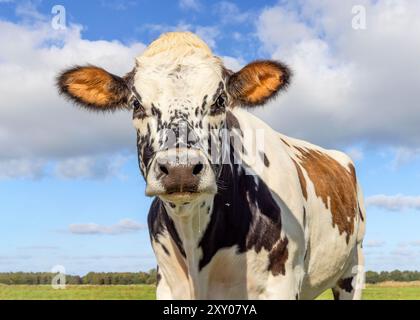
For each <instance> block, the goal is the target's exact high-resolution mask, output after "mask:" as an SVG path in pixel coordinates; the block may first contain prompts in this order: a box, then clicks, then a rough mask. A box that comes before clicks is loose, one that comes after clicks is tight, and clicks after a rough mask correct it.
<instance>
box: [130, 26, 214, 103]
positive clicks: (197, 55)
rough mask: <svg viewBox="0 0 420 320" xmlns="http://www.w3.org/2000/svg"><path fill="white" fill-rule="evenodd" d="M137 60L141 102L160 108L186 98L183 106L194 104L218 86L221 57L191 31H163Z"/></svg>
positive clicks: (138, 88) (137, 82) (137, 84)
mask: <svg viewBox="0 0 420 320" xmlns="http://www.w3.org/2000/svg"><path fill="white" fill-rule="evenodd" d="M136 62H137V63H136V65H137V68H136V75H135V82H134V85H135V87H136V89H137V91H138V92H139V93H140V95H141V96H142V99H143V103H154V104H159V105H160V107H161V108H162V107H165V106H166V105H168V104H172V103H173V102H174V100H175V99H181V100H183V101H184V102H187V105H185V107H188V106H191V105H193V106H194V107H196V106H197V104H201V102H202V99H203V97H204V96H205V95H209V96H210V95H212V94H213V93H214V92H215V91H216V90H217V87H218V84H219V82H220V81H221V80H222V63H221V60H220V59H219V58H217V57H215V56H213V54H212V52H211V50H210V48H209V47H208V46H207V45H206V44H205V43H204V42H203V41H202V40H201V39H200V38H199V37H198V36H196V35H194V34H192V33H190V32H171V33H166V34H163V35H162V36H161V37H159V38H158V39H157V40H155V41H154V42H152V43H151V44H150V45H149V46H148V48H147V49H146V50H145V51H144V52H143V54H142V55H141V56H139V57H137V59H136ZM210 98H211V96H210ZM188 102H190V103H188Z"/></svg>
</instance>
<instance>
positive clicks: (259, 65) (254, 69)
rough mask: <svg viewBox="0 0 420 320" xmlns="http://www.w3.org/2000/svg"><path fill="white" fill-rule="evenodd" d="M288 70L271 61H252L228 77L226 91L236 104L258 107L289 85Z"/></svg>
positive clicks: (281, 64) (289, 75)
mask: <svg viewBox="0 0 420 320" xmlns="http://www.w3.org/2000/svg"><path fill="white" fill-rule="evenodd" d="M290 77H291V71H290V69H289V68H288V67H287V66H286V65H284V64H283V63H281V62H277V61H272V60H262V61H254V62H251V63H249V64H248V65H246V66H245V67H243V68H242V69H241V70H239V71H238V72H236V73H234V74H232V75H231V76H230V77H229V80H228V83H227V90H228V92H229V94H230V95H231V96H232V97H233V99H234V100H236V102H237V103H239V104H242V105H245V106H250V107H252V106H258V105H263V104H264V103H266V102H267V101H268V100H269V99H270V98H273V97H275V96H276V94H277V93H278V92H279V91H280V90H281V89H285V88H286V87H287V85H288V84H289V81H290Z"/></svg>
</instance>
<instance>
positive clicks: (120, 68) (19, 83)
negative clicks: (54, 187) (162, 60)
mask: <svg viewBox="0 0 420 320" xmlns="http://www.w3.org/2000/svg"><path fill="white" fill-rule="evenodd" d="M0 42H1V43H9V44H13V45H8V46H3V47H2V50H1V52H0V73H1V75H2V81H0V96H1V97H2V98H1V100H0V179H1V178H16V177H23V178H37V177H40V176H42V175H43V174H44V171H45V170H44V169H45V168H44V167H45V165H46V164H48V163H51V162H53V163H54V164H57V163H59V166H58V167H57V169H56V170H55V172H57V173H60V174H61V175H62V176H68V177H70V176H72V175H73V176H80V175H85V176H89V175H92V174H93V175H95V172H93V173H89V172H87V170H85V171H84V172H82V171H83V168H82V166H83V160H81V159H83V157H85V159H86V157H88V158H89V159H94V158H95V157H99V158H98V159H95V160H89V161H92V162H95V163H96V164H97V165H100V163H101V161H102V160H101V158H102V157H104V156H106V155H109V154H118V153H127V150H129V151H130V152H131V153H135V152H136V151H135V148H136V147H135V130H134V129H133V128H132V125H131V114H130V113H129V112H118V113H115V114H106V115H105V114H95V113H92V112H86V111H84V110H80V109H79V110H78V108H75V107H74V106H72V105H71V104H70V103H69V102H66V101H65V100H64V99H63V98H61V97H59V96H58V93H57V89H56V87H55V77H56V76H57V74H58V72H60V71H61V70H63V69H65V68H67V67H69V66H73V65H75V64H87V63H90V64H97V65H99V66H102V67H104V68H106V69H108V70H109V71H110V72H113V73H115V74H118V75H123V74H125V73H126V72H128V71H130V70H131V68H132V67H133V66H134V58H135V57H136V56H137V55H138V54H139V53H141V52H142V50H144V48H145V46H144V45H143V44H141V43H133V44H130V45H124V44H122V43H120V42H118V41H103V40H101V41H89V40H85V39H82V37H81V28H80V27H79V26H74V25H72V26H68V28H67V30H66V31H56V30H53V29H52V28H51V26H50V25H49V23H46V22H45V23H44V22H42V21H38V22H37V23H35V24H26V23H25V24H23V25H19V24H15V23H11V22H6V21H1V20H0ZM74 159H78V160H77V161H76V160H74ZM75 161H76V162H78V167H77V168H78V169H79V173H77V172H76V169H77V168H76V169H74V170H73V172H70V171H69V170H70V169H69V166H68V164H69V163H75ZM89 161H85V162H84V164H85V167H86V166H89V164H88V162H89ZM92 162H91V163H92ZM66 168H67V169H66ZM90 168H96V169H97V168H98V167H97V166H96V167H95V166H94V165H90ZM103 172H107V171H106V170H103ZM108 172H109V171H108ZM96 173H98V171H96Z"/></svg>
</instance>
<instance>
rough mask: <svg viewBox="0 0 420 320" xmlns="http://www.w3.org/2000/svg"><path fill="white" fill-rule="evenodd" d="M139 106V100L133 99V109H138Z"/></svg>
mask: <svg viewBox="0 0 420 320" xmlns="http://www.w3.org/2000/svg"><path fill="white" fill-rule="evenodd" d="M140 107H141V104H140V102H139V100H137V99H135V100H134V101H133V108H134V110H136V109H138V108H140Z"/></svg>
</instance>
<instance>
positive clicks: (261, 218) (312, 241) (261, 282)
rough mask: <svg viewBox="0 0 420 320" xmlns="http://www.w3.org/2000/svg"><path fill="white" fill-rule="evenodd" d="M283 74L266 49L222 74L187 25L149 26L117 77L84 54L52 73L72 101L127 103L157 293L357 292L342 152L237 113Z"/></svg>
mask: <svg viewBox="0 0 420 320" xmlns="http://www.w3.org/2000/svg"><path fill="white" fill-rule="evenodd" d="M291 77H292V72H291V70H290V69H289V67H288V66H287V65H285V64H283V63H282V62H279V61H274V60H257V61H254V62H251V63H249V64H247V65H246V66H244V67H243V68H242V69H240V70H239V71H237V72H233V71H231V70H229V69H227V68H226V67H225V66H224V65H223V62H222V60H221V59H220V58H219V57H217V56H215V55H213V53H212V51H211V49H210V48H209V47H208V46H207V44H206V43H205V42H204V41H203V40H202V39H200V38H199V37H198V36H197V35H195V34H193V33H190V32H169V33H165V34H162V35H161V36H160V37H159V38H158V39H156V40H155V41H153V42H152V43H151V44H150V45H149V46H148V47H147V48H146V49H145V51H144V52H143V53H142V54H141V55H140V56H138V57H137V58H136V63H135V67H134V68H133V70H132V71H131V72H129V73H128V74H126V75H125V76H122V77H120V76H116V75H114V74H111V73H109V72H107V71H106V70H104V69H101V68H99V67H96V66H93V65H85V66H76V67H71V68H69V69H67V70H65V71H63V72H62V73H60V74H59V75H58V77H57V86H58V89H59V91H60V93H61V94H62V95H64V96H65V97H67V98H68V99H70V100H71V101H73V102H74V103H76V104H78V105H80V106H82V107H84V108H86V109H89V110H94V111H98V112H108V111H116V110H130V111H131V112H132V113H133V124H134V127H135V129H136V132H137V149H138V160H139V168H140V171H141V174H142V175H143V177H144V179H145V181H146V189H145V193H146V195H147V196H150V197H154V200H153V202H152V204H151V208H150V211H149V215H148V227H149V232H150V240H151V245H152V248H153V251H154V253H155V256H156V260H157V264H158V273H157V289H156V290H157V291H156V295H157V298H158V299H314V298H316V297H317V296H318V295H320V294H321V293H322V292H324V291H325V290H327V289H332V291H333V295H334V298H335V299H360V298H361V293H362V288H363V279H364V272H363V265H364V261H363V253H362V240H363V237H364V233H365V219H366V218H365V210H364V204H363V196H362V192H361V188H360V186H359V184H358V181H357V179H356V172H355V167H354V164H353V162H352V160H351V159H350V158H349V157H348V156H347V155H345V154H344V153H342V152H339V151H335V150H326V149H324V148H321V147H318V146H315V145H313V144H311V143H308V142H305V141H302V140H298V139H294V138H290V137H288V136H286V135H283V134H280V133H278V132H276V131H275V130H273V129H272V128H271V127H269V126H268V125H267V124H266V123H264V122H263V121H262V120H260V119H259V118H257V117H256V116H254V115H253V114H252V113H251V112H250V111H252V109H253V108H255V107H257V106H261V105H264V104H266V103H267V102H268V101H270V100H272V99H274V98H275V97H276V95H277V94H278V93H279V92H281V91H285V89H286V88H287V86H288V85H289V83H290V80H291ZM302 94H304V93H302ZM181 132H183V133H182V134H181ZM257 132H260V133H263V134H260V135H259V136H258V137H259V138H258V139H257V134H256V133H257ZM185 133H186V134H185ZM253 133H254V135H253ZM246 136H253V137H251V138H247V137H246ZM181 137H182V138H181ZM245 140H247V141H248V143H245ZM238 141H239V142H238ZM261 146H263V148H261Z"/></svg>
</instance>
